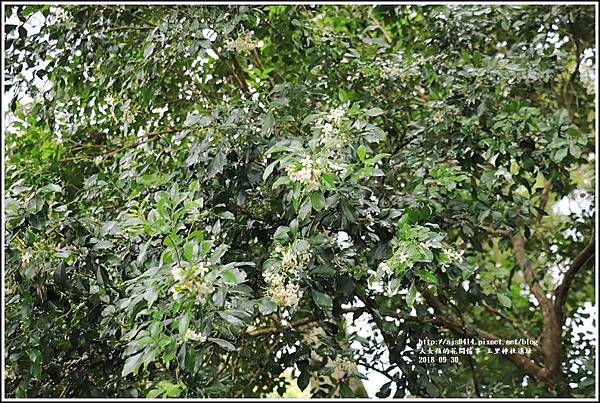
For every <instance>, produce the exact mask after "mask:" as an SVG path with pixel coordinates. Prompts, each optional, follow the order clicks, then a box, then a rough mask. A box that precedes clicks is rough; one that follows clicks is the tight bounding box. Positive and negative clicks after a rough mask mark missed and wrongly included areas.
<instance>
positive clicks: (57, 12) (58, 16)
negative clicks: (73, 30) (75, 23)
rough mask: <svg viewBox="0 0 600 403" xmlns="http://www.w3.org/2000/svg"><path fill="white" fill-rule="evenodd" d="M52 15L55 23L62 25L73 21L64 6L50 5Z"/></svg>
mask: <svg viewBox="0 0 600 403" xmlns="http://www.w3.org/2000/svg"><path fill="white" fill-rule="evenodd" d="M50 15H52V16H53V17H54V23H55V24H59V25H62V24H66V23H68V22H71V15H70V14H68V13H67V12H66V11H65V10H64V8H62V7H50ZM69 25H71V24H69Z"/></svg>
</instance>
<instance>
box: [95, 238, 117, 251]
mask: <svg viewBox="0 0 600 403" xmlns="http://www.w3.org/2000/svg"><path fill="white" fill-rule="evenodd" d="M114 246H115V244H113V243H112V242H111V241H107V240H102V241H98V242H97V243H96V244H95V245H94V247H93V248H92V249H93V250H102V249H110V248H112V247H114Z"/></svg>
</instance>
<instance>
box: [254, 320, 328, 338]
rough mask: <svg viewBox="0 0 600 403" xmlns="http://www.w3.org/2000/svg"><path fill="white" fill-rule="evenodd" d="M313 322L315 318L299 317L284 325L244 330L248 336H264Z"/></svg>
mask: <svg viewBox="0 0 600 403" xmlns="http://www.w3.org/2000/svg"><path fill="white" fill-rule="evenodd" d="M315 322H318V320H317V319H313V318H304V319H299V320H297V321H295V322H292V323H288V324H287V325H284V326H280V327H276V326H269V327H265V328H262V329H254V330H250V331H249V332H246V333H247V334H248V335H249V336H266V335H269V334H273V333H276V332H278V331H282V330H291V329H294V328H296V327H299V326H304V325H308V324H309V323H315Z"/></svg>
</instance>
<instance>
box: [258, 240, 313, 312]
mask: <svg viewBox="0 0 600 403" xmlns="http://www.w3.org/2000/svg"><path fill="white" fill-rule="evenodd" d="M273 257H276V258H279V259H280V261H281V264H280V266H273V267H271V268H270V269H269V270H267V271H266V272H264V273H263V278H264V279H265V281H266V283H267V290H266V294H267V295H268V296H269V297H271V299H272V300H273V302H275V304H277V305H278V306H280V307H291V308H293V307H296V306H297V305H298V303H299V302H300V298H302V294H303V293H302V290H300V285H299V284H298V283H297V277H298V274H299V273H300V272H301V271H302V270H303V269H304V267H305V266H306V263H307V262H308V260H309V259H310V253H308V252H305V253H298V252H296V251H295V250H294V249H293V247H292V245H288V246H282V245H277V246H275V252H274V254H273Z"/></svg>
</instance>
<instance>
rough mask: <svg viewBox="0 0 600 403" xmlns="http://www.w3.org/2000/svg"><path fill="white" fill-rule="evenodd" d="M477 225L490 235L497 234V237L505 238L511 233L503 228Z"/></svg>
mask: <svg viewBox="0 0 600 403" xmlns="http://www.w3.org/2000/svg"><path fill="white" fill-rule="evenodd" d="M478 227H479V228H481V229H482V230H484V231H485V232H487V233H488V234H489V235H492V236H497V237H500V238H506V239H510V238H511V236H512V233H511V232H510V231H507V230H505V229H497V228H492V227H489V226H487V225H478Z"/></svg>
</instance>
